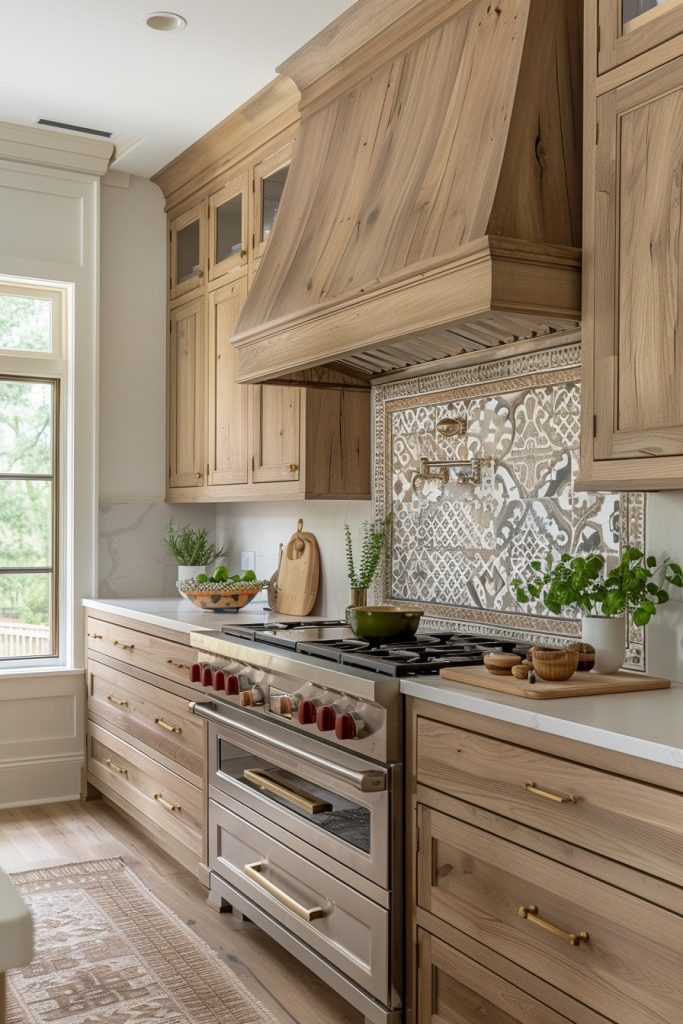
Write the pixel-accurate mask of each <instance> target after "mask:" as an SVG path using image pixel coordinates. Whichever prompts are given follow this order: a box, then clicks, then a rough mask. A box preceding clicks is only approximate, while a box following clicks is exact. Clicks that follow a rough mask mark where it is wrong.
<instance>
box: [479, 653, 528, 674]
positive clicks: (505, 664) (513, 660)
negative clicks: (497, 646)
mask: <svg viewBox="0 0 683 1024" xmlns="http://www.w3.org/2000/svg"><path fill="white" fill-rule="evenodd" d="M521 660H522V659H521V658H520V656H519V655H518V654H504V653H503V652H502V651H489V653H488V654H485V655H484V665H485V666H486V669H487V671H489V672H490V673H491V675H492V676H509V675H511V674H512V666H513V665H519V663H520V661H521Z"/></svg>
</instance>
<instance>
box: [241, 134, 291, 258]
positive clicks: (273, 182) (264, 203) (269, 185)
mask: <svg viewBox="0 0 683 1024" xmlns="http://www.w3.org/2000/svg"><path fill="white" fill-rule="evenodd" d="M293 145H294V143H293V142H289V143H288V144H287V145H286V146H283V147H282V148H281V149H278V150H277V151H276V152H275V153H272V154H271V155H270V156H268V157H266V158H265V160H262V161H261V162H260V163H258V164H256V166H255V167H254V189H253V192H254V204H253V217H252V231H251V234H252V246H253V255H254V258H255V259H258V258H259V257H260V256H262V255H263V253H264V252H265V249H266V245H267V244H268V239H269V238H270V235H271V233H272V230H273V227H274V226H275V219H276V217H277V212H278V209H279V206H280V200H281V198H282V193H283V190H284V187H285V182H286V180H287V174H288V171H289V165H290V163H291V160H292V147H293Z"/></svg>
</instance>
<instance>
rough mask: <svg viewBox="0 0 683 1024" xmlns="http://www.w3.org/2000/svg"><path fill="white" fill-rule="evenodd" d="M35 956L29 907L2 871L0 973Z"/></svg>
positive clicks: (0, 876)
mask: <svg viewBox="0 0 683 1024" xmlns="http://www.w3.org/2000/svg"><path fill="white" fill-rule="evenodd" d="M32 958H33V922H32V920H31V914H30V913H29V909H28V907H27V906H26V904H25V903H24V901H23V899H22V898H21V896H20V895H19V893H18V892H17V890H16V889H15V888H14V886H13V885H12V883H11V881H10V880H9V878H8V877H7V875H6V874H5V873H4V871H0V974H4V972H5V971H7V970H9V968H10V967H21V966H22V965H23V964H28V963H30V962H31V959H32Z"/></svg>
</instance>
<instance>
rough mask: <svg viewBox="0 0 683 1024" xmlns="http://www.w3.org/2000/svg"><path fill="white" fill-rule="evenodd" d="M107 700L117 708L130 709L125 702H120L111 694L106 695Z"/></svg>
mask: <svg viewBox="0 0 683 1024" xmlns="http://www.w3.org/2000/svg"><path fill="white" fill-rule="evenodd" d="M107 700H108V701H111V703H112V704H116V706H117V707H118V708H127V707H130V704H129V703H128V701H127V700H121V699H120V698H119V697H115V696H114V694H113V693H108V694H107Z"/></svg>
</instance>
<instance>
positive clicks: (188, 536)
mask: <svg viewBox="0 0 683 1024" xmlns="http://www.w3.org/2000/svg"><path fill="white" fill-rule="evenodd" d="M164 544H165V545H166V547H167V548H168V550H169V552H170V553H171V555H173V557H174V558H175V560H176V562H177V563H178V565H209V564H210V563H211V562H213V561H215V560H216V559H217V558H220V557H221V555H223V554H224V553H225V552H224V551H223V550H222V548H217V547H216V545H215V544H212V543H211V542H210V541H209V534H208V531H207V530H205V529H204V528H203V527H197V528H195V527H194V526H176V525H175V523H174V522H173V520H172V519H171V521H170V522H169V524H168V529H167V530H166V534H165V536H164Z"/></svg>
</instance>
